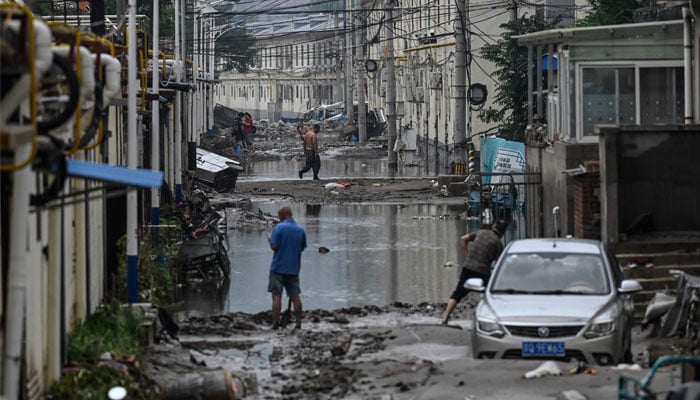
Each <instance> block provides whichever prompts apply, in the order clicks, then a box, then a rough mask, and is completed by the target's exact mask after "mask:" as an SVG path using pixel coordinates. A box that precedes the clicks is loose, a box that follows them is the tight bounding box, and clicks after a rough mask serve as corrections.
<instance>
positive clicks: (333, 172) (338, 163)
mask: <svg viewBox="0 0 700 400" xmlns="http://www.w3.org/2000/svg"><path fill="white" fill-rule="evenodd" d="M303 166H304V160H303V158H300V159H296V160H250V161H247V162H246V170H245V171H244V172H241V174H240V175H239V176H238V179H239V180H240V181H256V180H257V181H259V180H280V179H299V176H298V175H297V174H298V171H299V169H301V168H302V167H303ZM378 176H383V177H407V178H414V177H424V176H432V175H429V174H428V173H427V171H426V170H425V169H424V168H423V167H420V166H403V167H399V168H398V169H397V168H389V161H388V159H387V158H380V159H371V160H357V159H336V158H324V157H321V171H320V172H319V177H320V178H321V179H349V178H376V177H378Z"/></svg>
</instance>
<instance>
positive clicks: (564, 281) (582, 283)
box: [490, 253, 610, 295]
mask: <svg viewBox="0 0 700 400" xmlns="http://www.w3.org/2000/svg"><path fill="white" fill-rule="evenodd" d="M490 290H491V293H512V294H584V295H591V294H594V295H602V294H608V293H609V292H610V286H609V283H608V277H607V274H606V273H605V267H604V263H603V259H602V258H601V257H600V256H599V255H595V254H556V253H549V254H543V253H528V254H508V255H506V256H505V258H504V259H503V262H502V264H501V265H500V266H499V268H498V269H497V271H496V273H495V274H494V277H493V285H492V286H491V289H490Z"/></svg>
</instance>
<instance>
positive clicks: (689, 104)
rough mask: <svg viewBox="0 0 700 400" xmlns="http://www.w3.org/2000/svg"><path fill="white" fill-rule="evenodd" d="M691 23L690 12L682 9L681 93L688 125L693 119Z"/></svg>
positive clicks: (684, 8) (685, 120) (685, 119)
mask: <svg viewBox="0 0 700 400" xmlns="http://www.w3.org/2000/svg"><path fill="white" fill-rule="evenodd" d="M692 34H693V22H692V16H691V14H690V10H689V9H688V8H687V7H683V86H684V88H683V92H684V102H685V112H684V122H685V124H686V125H690V124H692V123H693V122H694V117H693V38H692Z"/></svg>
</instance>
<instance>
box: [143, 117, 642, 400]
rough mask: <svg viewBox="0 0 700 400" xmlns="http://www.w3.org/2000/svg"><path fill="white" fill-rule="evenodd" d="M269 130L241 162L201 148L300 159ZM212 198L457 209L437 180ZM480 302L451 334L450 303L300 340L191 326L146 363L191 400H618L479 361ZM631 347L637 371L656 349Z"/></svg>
mask: <svg viewBox="0 0 700 400" xmlns="http://www.w3.org/2000/svg"><path fill="white" fill-rule="evenodd" d="M273 128H274V129H270V128H268V129H267V130H266V131H264V132H263V135H261V137H259V138H258V141H257V142H256V144H255V150H253V151H252V152H249V153H244V154H241V155H237V154H235V150H234V146H233V143H232V141H231V139H230V137H229V136H227V135H226V134H225V133H224V134H221V135H215V136H213V137H210V138H208V140H207V141H205V144H204V145H205V146H208V147H209V148H210V149H214V150H215V151H217V152H219V153H221V154H223V155H226V156H231V157H238V158H240V159H242V160H243V161H244V162H245V159H246V158H247V159H251V158H255V159H274V158H301V157H303V155H302V153H301V147H300V142H299V140H298V138H297V137H296V136H295V135H296V133H295V132H294V131H293V126H281V127H280V126H275V127H273ZM290 128H291V130H290ZM338 138H339V134H338V132H324V134H322V135H321V143H322V149H323V151H326V152H327V151H331V149H333V154H336V156H337V157H350V158H352V157H383V156H385V155H386V149H385V148H383V147H382V145H381V144H380V143H374V144H369V145H365V146H357V145H356V144H350V143H346V142H342V141H340V140H338ZM328 184H331V185H330V187H327V185H328ZM336 184H337V185H339V186H336ZM345 184H347V185H345ZM205 190H206V189H205ZM207 193H208V196H209V197H210V200H211V202H212V204H214V205H215V207H223V206H227V207H231V206H235V204H237V203H238V202H245V201H246V199H251V198H260V199H272V200H274V201H279V202H280V203H284V202H305V203H312V204H313V203H333V202H398V203H402V202H413V201H451V200H450V199H448V198H445V197H442V196H441V194H440V191H439V188H438V187H437V185H436V182H435V181H434V180H431V179H352V180H350V179H349V180H347V181H344V182H338V181H329V180H321V181H312V180H310V179H306V180H304V181H298V180H290V181H271V182H239V183H238V184H237V186H236V189H235V192H234V193H222V194H219V193H215V192H213V191H210V190H207ZM452 200H454V199H452ZM242 218H244V219H246V221H248V222H247V225H245V226H248V227H250V226H251V225H256V224H260V225H264V226H269V224H271V223H272V222H271V221H272V220H274V218H273V217H271V216H264V215H247V216H246V215H244V216H243V217H242ZM241 226H244V225H241ZM475 301H476V300H475V298H473V297H472V298H471V299H470V300H469V301H462V302H461V303H460V304H459V305H458V307H457V309H456V310H455V312H454V313H453V317H452V318H453V322H452V324H451V326H450V327H445V326H441V325H440V324H439V321H440V316H441V314H442V312H443V310H444V307H445V304H392V305H388V306H385V307H381V308H380V307H375V306H366V307H362V308H349V309H340V310H306V311H304V314H303V319H302V323H303V327H302V329H301V330H292V326H294V324H293V323H292V324H290V325H289V326H288V327H287V328H285V329H281V330H278V331H273V330H272V329H271V328H270V320H271V316H270V313H269V312H264V313H259V314H253V315H251V314H245V313H233V314H226V315H217V316H211V317H190V318H189V319H186V320H184V321H181V322H180V324H179V326H180V329H179V332H178V334H177V338H172V337H170V336H169V335H167V334H161V335H159V336H158V338H157V340H156V344H155V345H154V346H153V347H152V349H151V350H150V352H149V354H148V356H147V357H146V358H145V360H144V371H145V372H146V373H147V374H148V375H149V376H150V377H152V378H153V379H154V380H155V381H156V382H158V383H159V384H160V385H161V387H163V388H165V389H168V388H170V389H171V393H173V392H177V393H179V394H180V395H182V396H181V397H172V398H189V397H190V395H188V394H187V393H186V392H187V390H190V389H192V388H193V387H194V386H200V388H199V395H200V396H202V395H203V394H206V393H207V392H208V393H210V394H212V393H213V392H214V391H215V387H216V385H213V384H211V385H207V383H206V382H204V383H203V382H202V381H201V379H200V380H199V381H197V380H196V379H195V380H191V379H190V378H191V377H192V376H197V375H193V374H200V375H199V376H202V374H211V373H214V374H217V375H215V376H217V377H219V378H221V377H222V376H223V372H221V368H226V369H227V370H229V371H231V372H232V373H233V374H234V375H235V376H237V377H240V378H241V379H242V380H243V381H244V382H245V391H246V396H245V398H252V399H381V400H385V399H473V400H475V399H544V398H576V397H562V396H564V394H565V393H566V392H567V391H571V390H574V391H576V392H577V393H579V394H581V395H583V396H584V397H583V398H588V399H611V398H617V379H618V375H619V374H620V372H619V371H616V370H614V369H613V368H610V367H601V368H598V367H596V374H595V375H591V374H575V375H570V374H569V372H568V369H569V365H568V364H567V363H559V366H560V368H561V370H562V372H563V374H562V375H561V376H546V377H542V378H539V379H534V380H525V379H523V375H524V374H525V372H527V371H529V370H532V369H534V368H536V367H538V366H539V365H540V364H541V362H540V361H510V360H509V361H489V360H473V359H472V358H471V352H470V347H469V343H470V338H469V329H470V327H471V324H470V322H469V318H468V317H469V314H470V311H471V307H472V305H473V304H474V303H475ZM635 341H636V344H635V347H634V352H635V353H636V354H637V356H638V361H640V362H641V361H642V359H643V356H644V352H645V350H646V347H647V346H648V344H649V342H648V340H647V339H646V338H645V334H643V333H641V332H635ZM211 371H214V372H211ZM625 372H626V373H632V374H637V375H640V374H643V373H644V371H640V372H629V371H625ZM191 382H199V383H198V384H194V383H191ZM178 385H179V387H178ZM174 387H178V388H177V390H172V389H173V388H174ZM166 391H167V390H166ZM192 393H193V394H192V396H191V397H192V398H194V397H196V396H195V395H194V392H192ZM239 394H241V393H239ZM201 398H206V396H202V397H201Z"/></svg>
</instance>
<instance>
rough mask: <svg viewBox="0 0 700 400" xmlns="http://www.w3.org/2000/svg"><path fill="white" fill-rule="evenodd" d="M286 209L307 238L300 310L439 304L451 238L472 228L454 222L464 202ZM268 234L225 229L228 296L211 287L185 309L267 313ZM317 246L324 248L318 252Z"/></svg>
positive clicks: (455, 255)
mask: <svg viewBox="0 0 700 400" xmlns="http://www.w3.org/2000/svg"><path fill="white" fill-rule="evenodd" d="M279 206H280V205H279V204H278V203H256V202H254V203H253V204H252V205H251V211H254V210H261V211H262V212H264V213H266V212H269V213H271V214H273V215H276V212H277V209H278V208H279ZM291 207H292V212H293V213H294V219H295V220H296V221H297V223H299V224H300V225H302V226H303V227H304V228H305V229H306V234H307V242H308V248H307V249H306V250H305V251H304V253H303V255H302V270H301V275H300V281H301V288H302V299H303V302H304V307H305V308H306V309H337V308H342V307H350V306H363V305H370V304H371V305H378V306H383V305H386V304H390V303H393V302H397V301H399V302H406V303H419V302H444V301H446V300H447V297H448V296H449V294H450V293H451V292H452V290H453V289H454V284H455V282H456V279H457V276H458V273H459V268H458V267H457V266H458V265H459V263H460V262H461V260H462V258H461V257H462V255H461V251H459V243H458V238H459V236H460V235H462V234H463V233H464V232H466V231H467V229H468V228H467V225H468V224H469V223H471V224H475V222H470V221H466V220H463V219H461V218H462V216H463V215H464V212H465V207H464V206H463V205H448V204H441V205H440V204H438V205H432V204H413V205H406V206H403V205H396V204H354V205H320V204H315V205H303V204H291ZM475 228H476V226H473V227H471V228H469V229H475ZM269 232H270V230H262V231H257V232H246V231H238V230H229V232H228V241H229V255H230V258H231V272H232V273H231V281H230V288H229V289H228V290H226V288H221V290H223V291H224V292H227V293H224V295H223V296H221V295H219V296H216V295H215V293H213V292H212V289H211V288H210V289H205V290H203V291H201V293H198V294H195V296H194V297H196V298H197V299H196V300H197V301H195V302H190V307H191V311H196V312H198V313H202V314H210V313H212V312H213V313H216V312H248V313H255V312H260V311H265V310H268V309H269V308H270V301H271V300H270V294H269V293H267V280H268V273H269V265H270V260H271V258H272V251H271V250H270V248H269V245H268V242H267V238H266V236H265V235H266V233H269ZM320 247H326V248H328V249H329V250H330V251H329V252H327V253H320V252H319V248H320ZM446 265H447V266H446ZM207 299H210V300H211V301H207ZM284 303H285V307H286V301H285V302H284ZM192 307H196V308H197V309H196V310H192Z"/></svg>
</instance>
